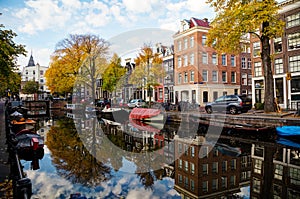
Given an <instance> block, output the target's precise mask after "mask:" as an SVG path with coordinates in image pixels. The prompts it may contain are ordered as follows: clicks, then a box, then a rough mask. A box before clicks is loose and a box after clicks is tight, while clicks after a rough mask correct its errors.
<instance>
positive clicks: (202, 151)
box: [200, 146, 208, 158]
mask: <svg viewBox="0 0 300 199" xmlns="http://www.w3.org/2000/svg"><path fill="white" fill-rule="evenodd" d="M200 152H201V154H202V156H201V157H202V158H205V157H207V156H208V147H207V146H202V147H201V149H200Z"/></svg>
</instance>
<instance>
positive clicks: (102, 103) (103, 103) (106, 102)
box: [96, 99, 111, 108]
mask: <svg viewBox="0 0 300 199" xmlns="http://www.w3.org/2000/svg"><path fill="white" fill-rule="evenodd" d="M106 105H108V106H111V104H110V102H109V100H108V99H102V100H98V101H97V102H96V106H97V107H101V108H104V107H105V106H106Z"/></svg>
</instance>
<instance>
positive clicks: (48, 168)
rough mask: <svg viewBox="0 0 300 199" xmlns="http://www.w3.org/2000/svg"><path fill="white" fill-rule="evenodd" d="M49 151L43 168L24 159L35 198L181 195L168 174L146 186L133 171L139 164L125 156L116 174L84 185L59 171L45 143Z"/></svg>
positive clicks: (161, 196) (170, 196)
mask: <svg viewBox="0 0 300 199" xmlns="http://www.w3.org/2000/svg"><path fill="white" fill-rule="evenodd" d="M44 149H45V155H44V157H43V159H42V160H40V161H39V163H40V169H38V170H35V171H34V170H30V162H26V161H22V164H23V166H24V170H25V171H26V174H27V176H28V178H30V179H31V182H32V188H33V198H47V199H51V198H69V196H70V194H72V193H81V194H82V195H84V196H86V197H87V198H101V199H102V198H120V197H124V198H129V199H130V198H143V199H148V198H149V199H156V198H180V196H179V195H178V193H177V192H176V191H175V190H174V189H173V187H174V180H173V179H171V178H169V177H165V178H163V179H162V180H157V181H155V182H154V185H153V189H145V188H144V186H143V184H142V183H141V182H140V179H139V177H138V176H137V175H136V174H133V173H132V171H134V170H135V168H136V166H135V165H134V163H132V162H130V161H128V160H126V159H125V158H123V167H122V168H121V169H120V170H119V171H114V170H113V169H112V172H111V174H112V176H113V177H112V178H111V179H109V180H108V181H105V182H102V183H101V186H97V187H84V186H82V185H81V184H73V183H71V182H70V181H68V180H66V179H64V178H63V177H61V176H59V175H58V174H57V171H56V168H55V167H54V166H53V164H52V161H51V154H50V152H49V150H48V149H47V147H46V146H45V148H44Z"/></svg>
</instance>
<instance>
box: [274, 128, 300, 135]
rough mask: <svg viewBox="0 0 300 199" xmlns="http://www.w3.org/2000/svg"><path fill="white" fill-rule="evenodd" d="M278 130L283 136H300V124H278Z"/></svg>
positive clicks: (278, 133)
mask: <svg viewBox="0 0 300 199" xmlns="http://www.w3.org/2000/svg"><path fill="white" fill-rule="evenodd" d="M276 132H277V135H279V136H283V137H298V136H299V137H300V126H278V127H276Z"/></svg>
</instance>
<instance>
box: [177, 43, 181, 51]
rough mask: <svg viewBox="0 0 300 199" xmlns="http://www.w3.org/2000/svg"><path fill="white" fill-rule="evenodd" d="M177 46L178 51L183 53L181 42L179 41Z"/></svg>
mask: <svg viewBox="0 0 300 199" xmlns="http://www.w3.org/2000/svg"><path fill="white" fill-rule="evenodd" d="M177 45H178V51H181V41H178V42H177Z"/></svg>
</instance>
